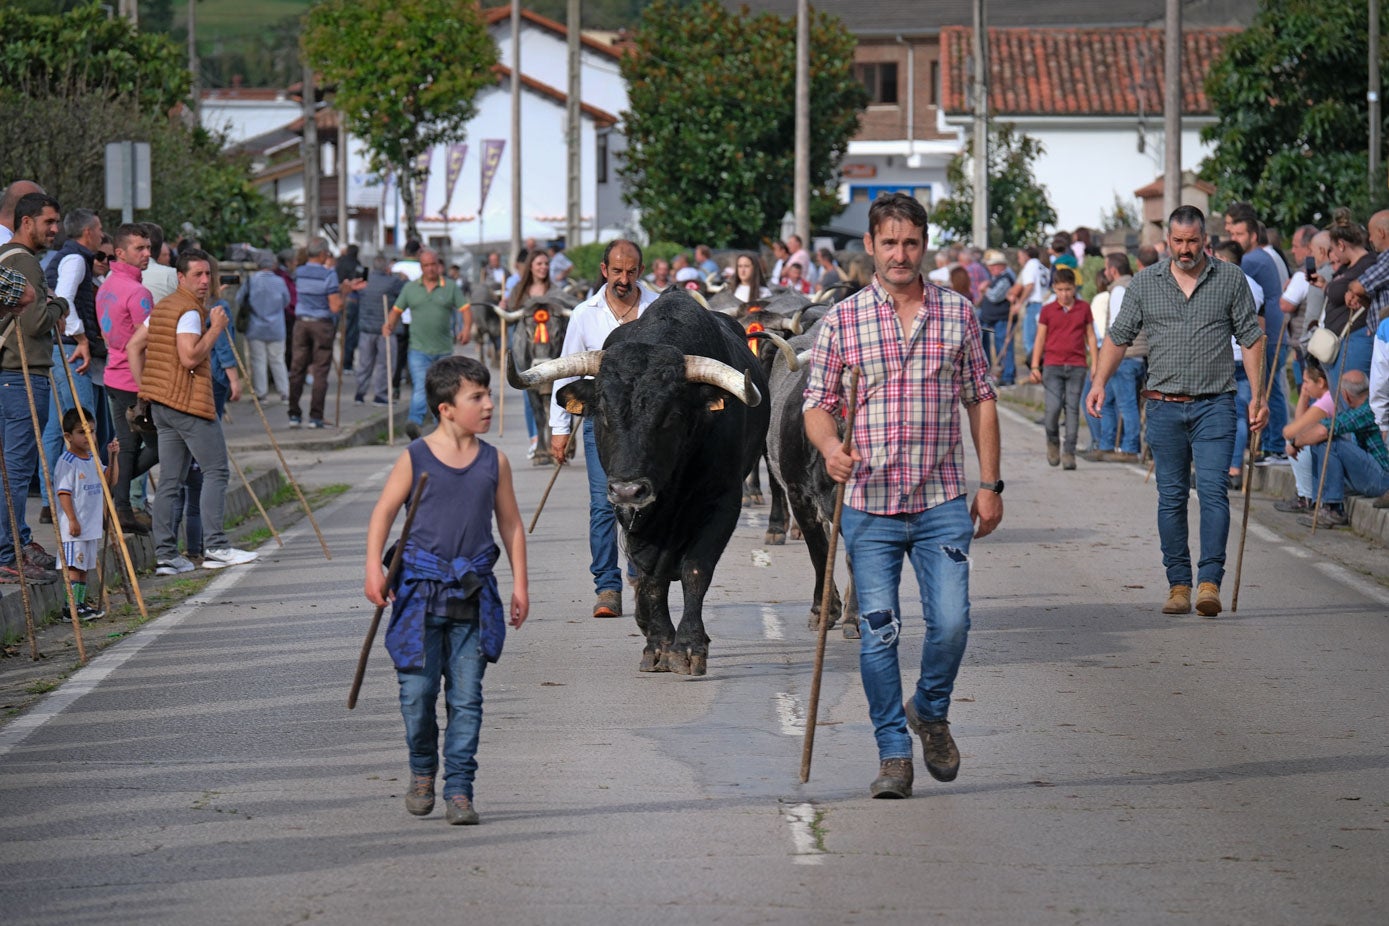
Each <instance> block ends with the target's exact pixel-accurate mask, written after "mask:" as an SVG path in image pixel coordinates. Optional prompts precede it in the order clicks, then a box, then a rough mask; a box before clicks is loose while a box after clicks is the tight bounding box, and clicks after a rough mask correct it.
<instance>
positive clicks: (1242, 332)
mask: <svg viewBox="0 0 1389 926" xmlns="http://www.w3.org/2000/svg"><path fill="white" fill-rule="evenodd" d="M1171 268H1172V258H1170V257H1168V258H1164V259H1163V260H1161V261H1159V262H1158V263H1156V264H1154V265H1153V266H1151V267H1149V268H1147V269H1146V270H1143V271H1142V272H1140V273H1139V274H1138V275H1137V276H1135V277H1134V278H1133V280H1132V281H1130V283H1129V286H1128V290H1127V292H1125V294H1124V304H1123V307H1122V308H1120V310H1119V314H1118V316H1117V317H1115V319H1114V321H1113V323H1111V324H1110V326H1109V333H1108V335H1107V337H1108V338H1109V340H1111V341H1113V342H1114V343H1115V344H1121V345H1128V344H1131V343H1133V339H1134V338H1135V337H1137V336H1138V333H1139V332H1140V331H1142V332H1143V333H1144V334H1146V335H1147V337H1148V388H1149V389H1153V390H1156V391H1158V392H1165V393H1167V394H1168V395H1214V394H1216V393H1220V392H1233V391H1234V389H1235V358H1234V351H1233V350H1232V349H1231V347H1230V338H1231V336H1233V337H1234V338H1235V340H1237V341H1238V342H1239V344H1240V346H1241V347H1246V348H1247V347H1252V346H1253V345H1254V344H1255V343H1256V342H1257V341H1258V340H1259V338H1261V337H1263V334H1264V333H1263V331H1262V330H1261V329H1260V328H1259V322H1258V320H1257V311H1256V309H1255V307H1254V296H1253V294H1252V293H1251V292H1250V291H1249V284H1248V283H1247V282H1245V279H1244V271H1243V270H1241V269H1240V268H1239V267H1237V266H1236V265H1234V264H1228V263H1225V262H1224V261H1218V260H1213V259H1211V258H1210V257H1207V258H1206V265H1205V267H1204V268H1203V269H1202V271H1201V276H1200V278H1199V279H1197V281H1196V288H1195V289H1194V290H1192V293H1191V298H1190V299H1188V298H1187V296H1186V294H1185V293H1183V292H1182V288H1181V286H1179V285H1178V283H1177V281H1176V279H1175V278H1174V277H1173V276H1172V269H1171Z"/></svg>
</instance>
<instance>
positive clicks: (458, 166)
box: [439, 142, 468, 218]
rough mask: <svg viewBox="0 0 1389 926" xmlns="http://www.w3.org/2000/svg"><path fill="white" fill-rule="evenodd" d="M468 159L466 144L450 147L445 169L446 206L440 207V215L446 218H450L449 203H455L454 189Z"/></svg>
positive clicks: (461, 143)
mask: <svg viewBox="0 0 1389 926" xmlns="http://www.w3.org/2000/svg"><path fill="white" fill-rule="evenodd" d="M467 157H468V145H467V143H466V142H459V143H458V144H456V145H449V159H448V163H447V164H446V165H445V169H444V204H443V205H442V206H440V207H439V214H440V215H442V216H444V217H445V218H447V217H448V214H449V203H451V202H453V189H454V187H456V186H457V185H458V175H459V174H461V173H463V161H464V160H466V159H467Z"/></svg>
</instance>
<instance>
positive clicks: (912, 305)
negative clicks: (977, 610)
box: [805, 193, 1003, 798]
mask: <svg viewBox="0 0 1389 926" xmlns="http://www.w3.org/2000/svg"><path fill="white" fill-rule="evenodd" d="M863 244H864V248H865V249H866V250H867V252H868V254H869V256H871V257H872V258H873V264H874V269H875V270H876V275H875V276H874V279H873V282H872V284H871V285H869V286H868V287H866V288H865V289H863V290H861V291H860V292H859V293H858V294H856V295H855V296H853V297H852V298H850V299H847V300H845V301H844V302H841V303H839V304H838V305H837V306H835V307H834V308H833V309H831V310H830V312H829V314H827V315H826V316H825V318H824V320H823V322H822V323H821V325H820V332H819V336H818V337H817V338H816V341H815V349H814V352H813V354H812V356H811V361H810V379H809V382H808V383H807V385H806V390H805V430H806V436H807V437H808V438H809V439H810V442H811V443H812V444H814V445H815V446H816V447H817V448H818V449H819V451H820V453H821V454H822V455H823V456H824V458H825V469H826V470H827V471H828V473H829V475H830V476H831V478H833V479H834V480H835V481H836V482H839V483H846V484H847V488H848V495H847V498H846V499H845V507H844V516H843V517H844V521H843V530H844V545H845V549H846V551H847V552H848V555H849V559H850V560H851V562H852V564H853V573H854V586H855V588H856V590H857V592H858V602H859V629H860V631H861V633H862V642H861V643H860V647H859V667H860V671H861V674H862V677H863V687H864V691H865V693H866V694H867V696H868V713H869V716H870V717H871V719H872V721H873V732H874V736H875V738H876V739H877V743H878V758H879V761H880V763H881V766H880V769H879V775H878V778H877V779H876V780H875V781H874V782H873V783H872V785H871V786H870V788H869V791H870V793H871V794H872V795H873V796H874V797H883V798H901V797H910V796H911V793H912V778H913V773H912V740H911V733H910V732H909V731H908V727H909V726H910V728H911V730H913V731H915V732H916V733H917V735H919V736H920V737H921V740H922V746H923V749H924V752H925V759H926V769H927V771H929V772H930V773H931V776H932V777H934V778H935V779H936V780H938V781H951V780H953V779H954V778H955V775H956V774H957V773H958V771H959V767H960V753H959V750H958V749H957V748H956V747H955V741H954V739H953V738H952V737H951V735H950V723H949V720H948V715H949V712H950V694H951V691H952V690H953V689H954V687H955V676H956V674H957V673H958V672H959V669H960V660H961V658H963V656H964V652H965V643H966V641H967V638H968V635H969V545H970V539H971V537H972V536H973V537H983V536H985V535H987V534H989V533H990V532H991V531H993V529H994V528H995V527H997V526H998V524H999V521H1001V520H1002V519H1003V500H1002V497H1001V493H1002V491H1003V482H1002V481H1001V480H1000V479H999V436H998V411H997V408H996V407H995V399H996V396H995V394H994V390H993V387H992V386H991V385H990V384H989V379H988V369H989V359H988V357H987V356H986V355H985V353H984V348H983V344H982V342H981V340H980V336H979V323H978V321H977V320H976V318H975V315H974V307H973V306H972V305H970V303H969V302H968V301H966V300H965V299H963V298H962V297H960V296H959V295H958V294H956V293H954V292H950V291H948V290H943V289H940V288H939V287H937V286H935V285H932V284H928V283H927V282H926V281H925V279H924V278H923V277H922V275H921V263H922V259H923V258H924V257H925V248H926V210H925V208H924V207H923V206H922V205H921V204H920V203H919V202H917V201H916V200H915V199H913V198H911V197H910V196H906V195H903V194H901V193H892V194H886V195H883V196H880V197H878V199H877V200H876V201H874V203H873V205H872V207H871V208H870V209H869V212H868V234H867V235H864V238H863ZM852 367H858V368H859V369H860V370H861V371H862V376H861V378H860V380H859V384H858V395H857V408H858V410H857V412H856V416H855V419H854V431H853V435H852V437H853V440H852V444H851V446H852V449H851V450H850V451H849V452H847V453H846V452H845V451H844V450H843V447H842V444H841V438H840V436H839V430H838V422H839V419H840V416H841V415H842V414H843V412H844V410H843V404H844V401H845V399H846V397H847V395H848V383H849V370H850V369H851V368H852ZM961 404H963V405H964V407H965V414H966V416H967V417H968V419H969V427H970V433H971V436H972V437H973V440H974V449H975V453H976V454H977V455H978V457H979V472H980V478H981V479H982V480H983V481H982V482H981V483H980V485H979V491H978V492H977V493H976V495H975V497H974V502H973V504H968V505H967V504H966V486H965V471H964V448H963V445H962V443H961V435H960V411H959V410H960V405H961ZM975 520H977V521H978V529H977V530H976V529H975V526H974V521H975ZM903 556H907V557H910V559H911V563H912V568H913V569H915V570H916V577H917V583H918V584H919V586H920V588H921V605H922V610H923V612H924V617H925V618H926V640H925V643H924V644H923V647H922V653H921V673H920V676H919V677H918V679H917V683H916V690H915V691H914V692H913V693H912V696H911V698H910V699H909V700H908V701H907V702H906V703H905V704H903V703H902V676H901V674H900V670H899V668H898V662H897V640H898V635H899V632H900V630H901V626H902V621H901V614H900V609H899V605H898V586H899V585H900V581H901V575H902V558H903Z"/></svg>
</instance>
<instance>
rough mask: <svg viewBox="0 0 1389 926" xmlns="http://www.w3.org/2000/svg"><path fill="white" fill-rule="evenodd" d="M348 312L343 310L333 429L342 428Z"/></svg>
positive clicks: (339, 336) (339, 334)
mask: <svg viewBox="0 0 1389 926" xmlns="http://www.w3.org/2000/svg"><path fill="white" fill-rule="evenodd" d="M346 314H347V310H346V309H343V317H340V318H339V319H338V321H340V322H342V328H341V329H339V331H338V398H337V404H335V405H334V406H333V427H335V428H339V427H342V368H343V367H344V366H345V365H346V363H347V318H346Z"/></svg>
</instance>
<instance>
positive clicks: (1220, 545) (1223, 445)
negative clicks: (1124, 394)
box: [1148, 392, 1235, 586]
mask: <svg viewBox="0 0 1389 926" xmlns="http://www.w3.org/2000/svg"><path fill="white" fill-rule="evenodd" d="M1148 446H1149V447H1151V448H1152V450H1153V460H1154V461H1155V462H1154V469H1153V474H1154V477H1155V479H1156V481H1157V490H1158V513H1157V520H1158V538H1159V540H1160V541H1161V543H1162V564H1163V566H1165V567H1166V569H1167V584H1168V585H1169V586H1171V585H1188V586H1189V585H1191V584H1192V582H1191V550H1190V548H1189V547H1188V545H1187V526H1186V521H1187V517H1186V513H1187V504H1188V501H1189V497H1190V494H1191V470H1192V467H1193V465H1194V466H1195V469H1196V497H1197V500H1198V501H1199V502H1200V508H1201V558H1200V560H1199V561H1198V562H1197V564H1196V580H1197V581H1198V582H1214V583H1215V584H1216V585H1219V584H1220V580H1221V579H1223V578H1224V577H1225V544H1226V541H1227V540H1228V539H1229V536H1230V496H1229V492H1228V486H1229V482H1228V480H1227V478H1226V474H1227V471H1228V468H1229V465H1230V459H1231V455H1232V454H1233V452H1234V449H1235V394H1234V393H1233V392H1226V393H1222V394H1221V395H1217V396H1214V397H1212V398H1206V399H1197V400H1195V401H1193V402H1159V401H1157V400H1152V401H1150V402H1149V403H1148Z"/></svg>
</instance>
